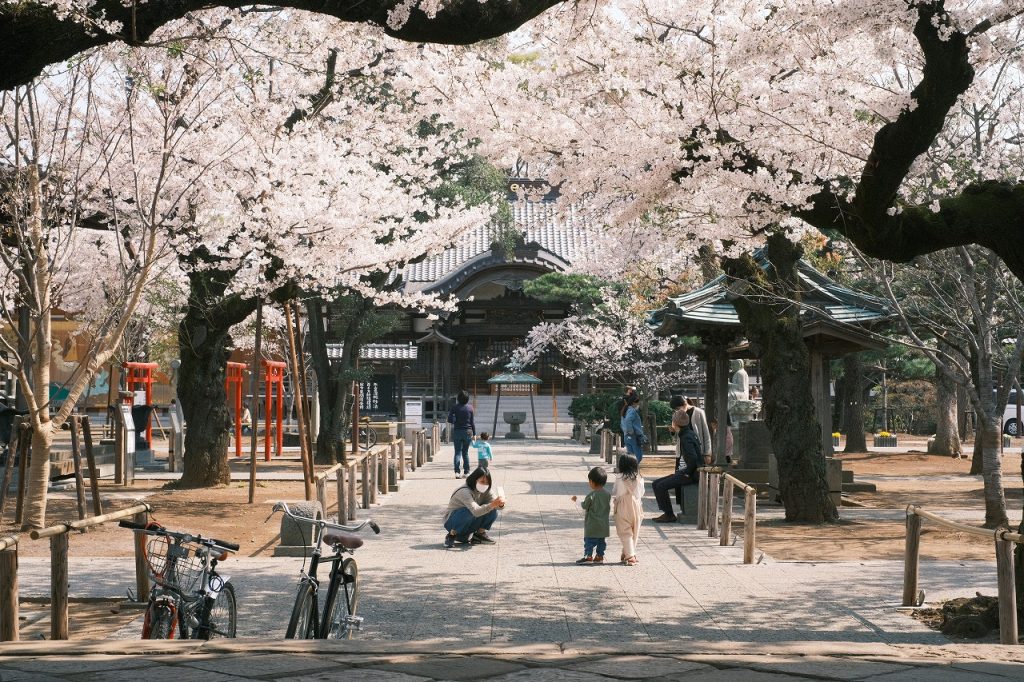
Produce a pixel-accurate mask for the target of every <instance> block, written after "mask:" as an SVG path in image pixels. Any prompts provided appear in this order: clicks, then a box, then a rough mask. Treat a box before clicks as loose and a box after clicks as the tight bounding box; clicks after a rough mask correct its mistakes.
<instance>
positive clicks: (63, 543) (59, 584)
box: [50, 532, 68, 639]
mask: <svg viewBox="0 0 1024 682" xmlns="http://www.w3.org/2000/svg"><path fill="white" fill-rule="evenodd" d="M67 638H68V534H67V533H66V532H64V533H60V534H58V535H54V536H53V537H51V538H50V639H67Z"/></svg>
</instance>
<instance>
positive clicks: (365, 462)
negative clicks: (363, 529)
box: [359, 454, 370, 509]
mask: <svg viewBox="0 0 1024 682" xmlns="http://www.w3.org/2000/svg"><path fill="white" fill-rule="evenodd" d="M361 465H362V466H360V467H359V468H360V473H361V474H362V479H363V481H362V485H363V509H369V508H370V457H369V455H368V454H367V455H363V459H362V461H361Z"/></svg>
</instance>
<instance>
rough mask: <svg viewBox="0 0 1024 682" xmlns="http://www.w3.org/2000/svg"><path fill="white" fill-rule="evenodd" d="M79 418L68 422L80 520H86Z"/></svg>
mask: <svg viewBox="0 0 1024 682" xmlns="http://www.w3.org/2000/svg"><path fill="white" fill-rule="evenodd" d="M78 420H79V417H77V416H74V415H73V416H72V417H71V418H70V419H69V420H68V422H69V424H68V425H69V426H70V427H71V462H72V464H73V465H74V467H75V493H76V496H77V497H76V499H77V502H78V518H79V520H81V519H84V518H85V479H84V478H82V441H81V439H80V438H79V437H78V429H79V421H78Z"/></svg>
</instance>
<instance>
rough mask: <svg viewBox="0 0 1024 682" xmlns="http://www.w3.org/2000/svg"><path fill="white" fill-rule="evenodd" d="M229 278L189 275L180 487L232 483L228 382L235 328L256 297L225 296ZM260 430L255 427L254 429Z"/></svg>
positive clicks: (182, 329) (181, 340)
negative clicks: (229, 361)
mask: <svg viewBox="0 0 1024 682" xmlns="http://www.w3.org/2000/svg"><path fill="white" fill-rule="evenodd" d="M230 279H231V275H230V274H228V273H223V272H218V271H213V270H210V271H201V272H194V273H191V274H189V300H188V309H187V310H186V312H185V317H184V319H182V321H181V324H180V325H179V326H178V349H179V353H180V359H181V367H180V369H179V370H178V401H179V403H180V404H181V410H182V413H183V414H184V416H185V423H186V424H187V425H188V429H187V430H186V432H185V455H184V459H185V468H184V473H183V474H182V477H181V480H180V481H179V483H178V484H179V485H180V486H181V487H183V488H205V487H211V486H215V485H221V484H227V483H229V482H230V481H231V472H230V470H229V469H228V442H229V438H228V434H229V430H230V427H231V412H230V410H229V409H228V404H227V392H226V391H225V389H224V378H225V374H226V371H227V369H226V368H227V362H228V356H229V351H228V348H229V347H230V345H231V335H230V333H229V332H230V330H231V327H232V326H233V325H235V324H238V323H239V322H242V321H243V320H245V318H246V317H248V316H249V315H250V313H252V312H253V310H255V309H256V298H242V297H240V296H238V295H237V294H232V295H230V296H227V297H225V296H224V292H225V290H226V288H227V287H226V284H227V282H229V281H230ZM254 426H255V424H254Z"/></svg>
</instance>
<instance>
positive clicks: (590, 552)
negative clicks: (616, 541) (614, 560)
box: [583, 538, 608, 556]
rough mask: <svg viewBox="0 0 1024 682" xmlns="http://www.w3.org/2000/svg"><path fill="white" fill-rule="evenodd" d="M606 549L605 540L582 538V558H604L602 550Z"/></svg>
mask: <svg viewBox="0 0 1024 682" xmlns="http://www.w3.org/2000/svg"><path fill="white" fill-rule="evenodd" d="M607 548H608V541H607V540H606V539H605V538H583V556H594V550H597V556H604V550H606V549H607Z"/></svg>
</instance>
